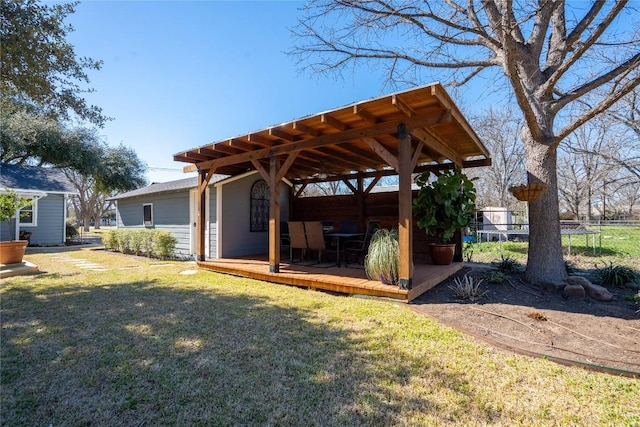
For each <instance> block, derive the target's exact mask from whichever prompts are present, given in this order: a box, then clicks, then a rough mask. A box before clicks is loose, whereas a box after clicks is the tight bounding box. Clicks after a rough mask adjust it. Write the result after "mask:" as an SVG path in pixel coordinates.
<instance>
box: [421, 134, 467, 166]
mask: <svg viewBox="0 0 640 427" xmlns="http://www.w3.org/2000/svg"><path fill="white" fill-rule="evenodd" d="M409 133H410V134H411V135H412V136H413V137H414V138H416V139H417V140H418V141H422V142H423V143H424V144H425V145H426V146H427V147H429V148H430V149H432V150H434V151H435V152H436V153H438V154H440V155H442V156H444V157H446V158H447V159H449V160H451V161H452V162H453V163H455V164H456V165H458V166H460V167H462V161H463V158H462V157H460V155H459V154H458V153H456V152H455V151H453V150H452V149H451V148H450V147H448V146H447V145H446V143H445V142H444V141H442V140H441V139H440V138H438V137H436V136H434V135H433V134H431V133H430V132H428V131H426V130H424V129H413V130H412V131H410V132H409Z"/></svg>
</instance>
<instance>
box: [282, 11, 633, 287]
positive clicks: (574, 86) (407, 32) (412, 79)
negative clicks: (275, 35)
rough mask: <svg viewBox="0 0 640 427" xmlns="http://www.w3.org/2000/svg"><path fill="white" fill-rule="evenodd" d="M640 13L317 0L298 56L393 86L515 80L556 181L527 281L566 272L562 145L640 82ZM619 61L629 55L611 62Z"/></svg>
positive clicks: (532, 136)
mask: <svg viewBox="0 0 640 427" xmlns="http://www.w3.org/2000/svg"><path fill="white" fill-rule="evenodd" d="M639 17H640V14H639V13H638V11H637V10H636V9H635V8H634V7H633V4H630V3H629V2H628V1H624V0H621V1H615V2H614V1H608V2H605V1H580V2H578V1H575V2H565V1H563V0H537V1H513V0H440V1H435V0H434V1H422V0H404V1H392V0H370V1H366V0H363V1H356V0H310V1H309V2H308V4H307V5H306V7H305V10H304V12H303V16H302V18H301V19H300V24H299V27H298V28H297V30H295V33H296V35H297V36H298V37H299V39H298V41H299V43H298V45H297V46H296V47H294V48H293V50H292V54H294V55H297V56H298V58H299V60H300V61H301V63H302V64H305V65H303V67H305V68H309V69H310V70H312V71H313V72H321V73H323V72H329V73H330V72H332V71H337V72H341V71H342V70H345V69H348V67H350V66H353V65H355V64H356V63H358V62H361V61H365V62H366V61H369V60H371V61H375V62H376V63H377V64H380V63H383V64H385V65H386V66H388V78H389V81H391V82H405V83H412V84H418V83H424V80H425V79H426V78H429V80H431V79H433V74H434V73H435V72H436V71H437V70H448V71H450V74H449V78H448V79H447V80H450V82H451V83H455V84H463V83H467V82H468V81H470V80H471V79H473V78H474V77H476V76H482V77H485V78H493V79H495V83H496V84H500V83H502V84H503V86H505V85H504V83H507V84H506V87H507V88H508V89H509V90H510V91H511V92H512V94H513V97H514V98H515V101H516V103H517V105H518V107H519V108H520V110H521V111H522V114H523V117H524V121H525V126H523V128H522V132H521V137H522V141H523V144H524V148H525V153H526V162H525V163H526V169H527V174H528V181H529V182H542V183H544V184H546V185H547V186H548V190H547V191H546V192H545V193H544V194H543V195H542V197H540V198H539V199H537V200H535V201H531V202H529V214H530V233H531V234H530V244H529V254H528V262H527V271H526V277H527V279H528V280H530V281H532V282H540V281H549V280H561V279H563V278H564V277H565V275H566V272H565V268H564V263H563V258H562V245H561V240H560V222H559V207H558V187H557V177H556V168H557V147H558V145H559V144H560V142H561V141H562V140H563V139H564V138H566V137H567V136H568V135H569V134H571V133H572V132H573V131H575V130H576V129H577V128H579V127H580V126H581V125H583V124H584V123H586V122H587V121H589V120H590V119H592V118H593V117H596V116H598V115H600V114H602V113H603V112H605V111H607V110H608V109H609V108H610V107H611V106H612V105H613V104H615V103H616V102H617V101H618V100H619V99H620V98H622V97H623V96H625V95H626V94H628V93H630V92H631V91H632V90H633V89H634V88H635V87H636V86H638V84H639V83H640V72H639V65H640V49H639V46H640V32H639V30H638V29H639V28H640V25H639V24H638V20H639V19H640V18H639ZM618 25H620V27H618ZM613 57H615V58H621V59H620V60H617V61H616V62H615V63H614V64H611V62H610V61H609V60H603V58H613ZM434 70H435V71H434ZM485 84H486V83H485ZM595 91H598V92H599V93H602V94H603V95H602V96H601V97H600V99H598V100H597V101H596V102H595V103H594V104H593V107H592V108H590V109H589V110H587V111H581V112H580V113H579V114H573V112H574V111H576V110H574V109H573V106H574V105H575V104H576V103H577V102H578V101H580V99H581V98H582V97H584V96H586V95H588V94H591V93H593V92H595Z"/></svg>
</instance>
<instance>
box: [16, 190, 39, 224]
mask: <svg viewBox="0 0 640 427" xmlns="http://www.w3.org/2000/svg"><path fill="white" fill-rule="evenodd" d="M27 198H28V197H27ZM30 200H31V205H29V206H25V207H24V208H22V209H20V215H19V216H20V225H25V226H32V227H36V226H37V225H38V199H35V198H30Z"/></svg>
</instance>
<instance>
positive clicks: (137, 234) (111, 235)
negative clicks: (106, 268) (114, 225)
mask: <svg viewBox="0 0 640 427" xmlns="http://www.w3.org/2000/svg"><path fill="white" fill-rule="evenodd" d="M177 243H178V241H177V239H176V238H175V237H174V236H173V234H171V233H169V232H168V231H163V230H109V231H108V232H107V233H105V235H104V236H103V237H102V244H104V247H105V249H108V250H112V251H115V252H122V253H123V254H135V255H145V256H148V257H156V258H160V259H167V258H172V257H173V256H174V253H175V249H176V244H177Z"/></svg>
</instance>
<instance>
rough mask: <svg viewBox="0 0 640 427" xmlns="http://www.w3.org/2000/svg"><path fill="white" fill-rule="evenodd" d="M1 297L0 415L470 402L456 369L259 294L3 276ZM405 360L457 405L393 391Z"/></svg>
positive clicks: (53, 418)
mask: <svg viewBox="0 0 640 427" xmlns="http://www.w3.org/2000/svg"><path fill="white" fill-rule="evenodd" d="M230 280H231V279H230ZM185 283H188V282H185ZM231 286H233V285H231ZM1 308H2V310H1V311H2V322H3V328H2V349H1V351H2V367H1V369H2V385H3V386H2V392H1V393H2V401H3V405H2V414H1V415H2V416H1V419H2V424H3V425H102V426H109V425H118V426H120V425H198V424H200V425H323V426H330V425H390V424H403V423H407V420H410V419H411V417H412V414H415V413H421V414H424V413H426V414H431V415H432V416H433V417H434V418H435V419H438V417H441V416H443V413H447V412H448V413H449V414H450V416H454V415H451V411H453V412H458V413H460V414H464V413H466V412H469V405H472V406H474V405H475V404H474V403H469V402H474V401H476V399H475V397H474V396H473V394H474V392H473V387H471V386H470V384H469V383H468V381H467V379H466V378H464V377H460V376H457V375H454V374H452V373H451V372H450V371H448V370H446V369H443V368H442V367H440V366H437V365H435V364H434V363H433V362H429V361H428V360H425V359H424V358H421V357H417V356H415V357H413V356H411V355H409V353H404V352H402V353H400V352H395V353H394V354H393V355H392V357H390V355H389V348H387V347H385V346H384V345H380V343H379V342H377V341H376V340H372V339H369V338H368V336H369V335H370V334H375V333H377V331H378V328H377V325H376V324H375V323H372V324H371V325H370V327H368V328H364V329H362V328H361V329H359V330H357V331H350V330H347V329H345V328H344V327H334V326H332V325H331V324H330V323H328V322H326V321H324V320H323V318H322V316H319V315H318V312H316V311H314V310H311V309H308V308H307V309H300V308H297V307H293V306H284V305H280V304H279V303H278V301H274V300H272V299H270V298H267V297H260V296H253V295H247V296H236V295H229V294H228V293H223V292H222V291H220V290H218V291H216V290H206V291H203V290H201V289H198V290H194V289H181V288H177V287H175V286H174V287H168V286H166V285H163V284H159V283H157V282H156V281H154V280H147V281H138V282H132V283H107V284H104V285H101V286H95V287H89V286H77V285H74V284H69V285H66V286H55V287H51V288H47V289H45V290H40V289H38V290H35V289H33V288H30V287H28V286H25V287H18V286H15V287H9V288H8V289H6V290H5V291H4V292H3V294H2V307H1ZM434 360H435V359H434ZM415 366H420V367H421V369H420V376H421V377H428V380H429V381H431V382H433V383H434V384H438V387H442V388H447V389H448V390H449V391H448V393H451V394H452V395H465V396H466V397H465V398H463V399H461V401H464V402H465V403H464V404H462V403H457V402H449V403H448V404H447V407H444V406H443V405H442V402H440V401H438V400H437V399H435V398H433V397H430V396H429V395H427V394H424V395H418V394H415V393H407V394H404V393H403V392H400V391H399V389H402V388H403V387H407V384H409V383H410V382H411V380H412V378H411V377H412V375H415V370H414V371H412V369H411V368H410V367H415ZM412 372H413V373H412ZM477 400H479V401H482V399H477ZM461 405H464V406H461ZM471 411H472V412H475V413H479V414H482V413H483V408H481V407H477V408H476V407H473V408H472V409H471ZM495 415H496V414H495V409H493V410H492V411H491V412H490V413H488V414H487V415H486V418H484V419H483V418H482V417H481V416H480V418H476V419H477V420H479V422H481V423H490V422H491V419H492V418H491V417H492V416H495ZM445 416H446V414H445Z"/></svg>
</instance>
